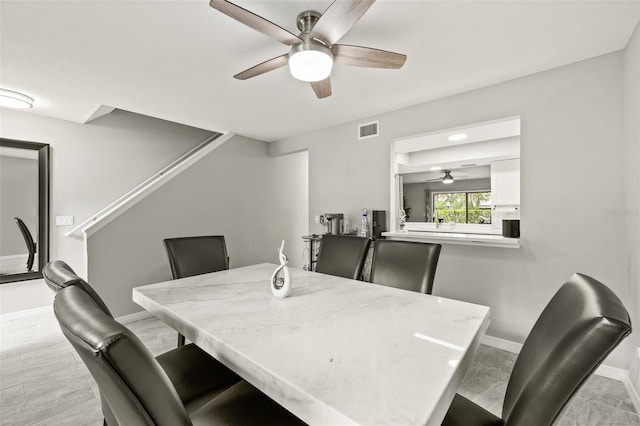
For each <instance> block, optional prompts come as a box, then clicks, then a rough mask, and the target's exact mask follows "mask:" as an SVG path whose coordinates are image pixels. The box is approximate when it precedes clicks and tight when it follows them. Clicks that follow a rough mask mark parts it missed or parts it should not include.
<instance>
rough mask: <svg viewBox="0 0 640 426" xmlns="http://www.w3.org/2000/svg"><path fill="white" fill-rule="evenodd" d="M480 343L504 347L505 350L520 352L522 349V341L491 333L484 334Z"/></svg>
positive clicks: (498, 347) (499, 347)
mask: <svg viewBox="0 0 640 426" xmlns="http://www.w3.org/2000/svg"><path fill="white" fill-rule="evenodd" d="M480 343H482V344H483V345H487V346H491V347H492V348H497V349H502V350H503V351H507V352H511V353H514V354H519V353H520V349H522V344H521V343H516V342H512V341H511V340H505V339H501V338H499V337H493V336H489V335H486V334H485V335H484V336H482V339H480Z"/></svg>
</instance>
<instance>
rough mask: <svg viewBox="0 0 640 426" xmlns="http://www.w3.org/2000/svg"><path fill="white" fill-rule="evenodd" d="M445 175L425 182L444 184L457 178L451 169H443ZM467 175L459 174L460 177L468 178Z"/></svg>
mask: <svg viewBox="0 0 640 426" xmlns="http://www.w3.org/2000/svg"><path fill="white" fill-rule="evenodd" d="M442 172H443V173H444V176H442V177H441V178H436V179H427V180H425V182H442V183H444V184H449V183H453V181H454V180H455V178H454V177H453V176H452V175H451V170H443V171H442ZM468 177H469V176H467V175H458V178H468Z"/></svg>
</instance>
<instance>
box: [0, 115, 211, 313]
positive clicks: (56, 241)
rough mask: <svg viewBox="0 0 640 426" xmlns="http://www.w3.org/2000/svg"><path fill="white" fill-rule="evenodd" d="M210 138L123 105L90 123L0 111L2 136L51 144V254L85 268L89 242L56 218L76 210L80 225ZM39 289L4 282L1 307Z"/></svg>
mask: <svg viewBox="0 0 640 426" xmlns="http://www.w3.org/2000/svg"><path fill="white" fill-rule="evenodd" d="M210 135H211V132H209V131H205V130H201V129H196V128H193V127H187V126H182V125H179V124H176V123H170V122H167V121H164V120H158V119H155V118H151V117H147V116H143V115H139V114H133V113H129V112H125V111H118V110H116V111H114V112H113V113H111V114H108V115H106V116H103V117H101V118H99V119H97V120H94V121H92V122H90V123H88V124H78V123H72V122H69V121H64V120H58V119H53V118H48V117H42V116H37V115H34V114H29V113H26V112H20V111H14V110H9V109H2V110H1V113H0V136H2V137H5V138H10V139H20V140H26V141H33V142H42V143H48V144H50V145H51V197H50V199H51V203H50V207H51V220H50V225H51V233H50V237H51V242H50V249H51V252H50V253H51V255H50V257H51V259H63V260H65V261H66V262H67V263H69V264H70V265H71V266H72V267H73V268H76V269H77V270H78V271H81V270H83V269H84V247H83V244H82V242H81V241H78V240H76V239H73V238H69V237H65V236H64V234H65V233H66V232H67V231H69V230H70V229H71V228H72V227H69V226H58V227H56V226H55V216H56V215H70V216H71V215H72V216H74V217H75V223H76V224H79V223H81V222H82V221H84V220H86V219H87V218H89V217H90V215H92V214H94V213H97V212H98V211H99V210H101V209H102V208H104V207H106V206H107V205H108V204H109V203H111V202H112V201H114V200H116V199H117V198H118V197H120V196H121V195H123V194H124V193H126V192H127V191H129V190H130V189H132V188H133V187H135V186H136V185H138V184H139V183H141V182H142V181H144V180H145V179H146V178H148V177H149V176H151V175H153V174H154V173H155V172H157V171H158V170H160V169H162V168H163V167H164V166H166V165H167V164H169V163H171V162H172V161H173V160H175V159H176V158H178V157H180V155H182V154H183V153H185V152H187V151H188V150H189V149H191V148H192V147H194V146H196V145H198V144H199V143H201V142H202V141H204V140H205V139H207V138H208V137H209V136H210ZM20 289H24V292H23V291H20ZM38 291H40V292H46V291H48V290H47V289H46V288H44V287H43V286H41V285H38V283H37V282H25V283H22V286H6V285H2V286H0V297H2V298H3V303H2V305H1V306H0V308H1V309H2V310H1V311H0V312H2V313H6V312H10V311H13V310H15V309H14V308H12V306H15V307H16V309H17V307H20V308H24V304H23V303H22V301H21V300H20V299H22V298H24V295H25V294H27V292H38ZM47 296H48V295H43V296H42V297H31V298H30V299H31V300H33V306H31V307H36V306H42V303H43V301H45V304H46V303H48V302H46V301H48V300H49V299H48V297H47ZM12 300H14V301H15V302H16V303H15V304H14V303H12V302H11V301H12Z"/></svg>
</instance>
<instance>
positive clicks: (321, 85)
mask: <svg viewBox="0 0 640 426" xmlns="http://www.w3.org/2000/svg"><path fill="white" fill-rule="evenodd" d="M311 87H312V88H313V91H314V92H316V96H317V97H318V99H322V98H326V97H329V96H331V77H327V78H325V79H324V80H320V81H312V82H311Z"/></svg>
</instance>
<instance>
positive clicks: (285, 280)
mask: <svg viewBox="0 0 640 426" xmlns="http://www.w3.org/2000/svg"><path fill="white" fill-rule="evenodd" d="M283 250H284V240H282V245H280V250H278V258H279V259H280V266H279V267H278V269H276V270H275V271H274V272H273V275H271V292H272V293H273V295H274V296H276V297H283V298H284V297H287V296H288V295H289V293H291V275H289V267H288V266H287V263H289V259H287V256H285V255H284V253H283V252H282V251H283ZM281 273H282V275H283V276H280V274H281Z"/></svg>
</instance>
